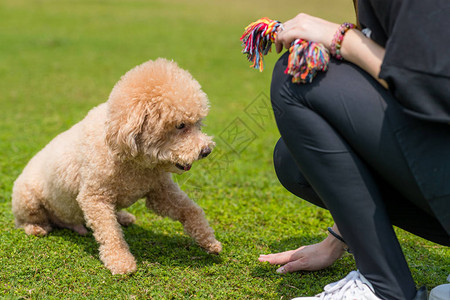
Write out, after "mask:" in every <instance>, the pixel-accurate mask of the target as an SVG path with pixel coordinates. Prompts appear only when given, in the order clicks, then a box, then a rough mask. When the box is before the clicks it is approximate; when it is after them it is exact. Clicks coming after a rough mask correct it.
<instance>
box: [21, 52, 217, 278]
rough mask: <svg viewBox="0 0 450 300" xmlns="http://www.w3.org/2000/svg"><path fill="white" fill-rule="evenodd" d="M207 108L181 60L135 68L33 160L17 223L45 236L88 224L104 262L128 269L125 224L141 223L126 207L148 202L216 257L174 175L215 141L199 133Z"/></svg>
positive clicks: (197, 211) (202, 221)
mask: <svg viewBox="0 0 450 300" xmlns="http://www.w3.org/2000/svg"><path fill="white" fill-rule="evenodd" d="M208 110H209V104H208V99H207V96H206V94H205V93H204V92H203V91H202V90H201V87H200V84H199V83H198V82H197V81H196V80H195V79H194V78H193V77H192V76H191V74H190V73H189V72H187V71H186V70H183V69H181V68H180V67H178V65H177V64H176V63H175V62H172V61H168V60H165V59H161V58H160V59H157V60H155V61H148V62H145V63H143V64H141V65H139V66H137V67H135V68H133V69H132V70H130V71H129V72H127V73H126V74H125V75H124V76H123V77H122V78H121V79H120V80H119V82H118V83H117V84H116V85H115V86H114V88H113V90H112V92H111V94H110V96H109V99H108V101H107V102H105V103H103V104H100V105H99V106H97V107H95V108H93V109H92V110H91V111H90V112H89V113H88V114H87V116H86V117H85V118H84V119H83V120H82V121H81V122H79V123H77V124H75V125H74V126H73V127H72V128H70V129H69V130H67V131H65V132H63V133H61V134H59V135H58V136H56V137H55V138H54V139H53V140H52V141H51V142H50V143H49V144H48V145H47V146H45V147H44V149H42V150H41V151H40V152H39V153H37V154H36V155H35V156H34V157H33V158H32V159H31V160H30V162H29V163H28V165H27V166H26V167H25V169H24V170H23V172H22V174H21V175H20V176H19V177H18V178H17V180H16V181H15V183H14V187H13V193H12V209H13V213H14V216H15V222H16V226H18V227H22V228H23V229H24V230H25V232H26V233H27V234H32V235H37V236H42V235H46V234H47V233H49V232H50V231H51V230H52V229H53V228H55V227H56V228H58V227H59V228H69V229H72V230H74V231H76V232H78V233H79V234H86V233H87V232H88V231H87V229H86V227H85V225H86V226H87V227H89V228H90V229H91V230H92V231H93V235H94V237H95V239H96V241H97V242H98V243H99V244H100V246H99V252H100V259H101V260H102V261H103V263H104V264H105V266H106V267H107V268H108V269H109V270H111V272H112V273H113V274H125V273H131V272H134V271H135V270H136V261H135V259H134V257H133V255H132V254H131V253H130V250H129V247H128V245H127V243H126V242H125V239H124V236H123V233H122V229H121V226H120V225H124V226H127V225H130V224H131V223H133V222H134V221H135V217H134V216H133V215H132V214H130V213H128V212H125V211H122V210H121V209H123V208H126V207H129V206H130V205H132V204H133V203H135V202H136V201H137V200H139V199H141V198H145V201H146V206H147V207H148V208H149V209H151V210H153V211H154V212H155V213H157V214H159V215H161V216H167V217H170V218H172V219H174V220H178V221H180V222H181V223H182V224H183V226H184V229H185V232H186V233H187V234H188V235H190V236H191V237H192V238H194V239H195V241H196V242H197V243H198V244H199V245H200V246H201V247H202V248H204V249H205V250H206V251H207V252H209V253H219V252H220V251H221V250H222V246H221V244H220V242H219V241H217V240H216V238H215V236H214V231H213V230H212V229H211V227H210V226H209V224H208V221H207V220H206V218H205V214H204V212H203V210H202V209H201V208H200V207H199V206H198V205H197V204H196V203H194V202H193V201H192V200H191V199H189V197H188V196H187V195H186V194H185V193H184V192H183V191H182V190H181V189H180V188H179V187H178V185H177V184H176V183H175V182H173V180H172V177H171V173H182V172H185V171H188V170H189V169H190V168H191V165H192V163H193V162H194V161H196V160H199V159H201V158H204V157H206V156H208V154H210V153H211V150H212V148H213V147H214V142H213V141H212V138H211V137H209V136H207V135H206V134H204V133H202V131H201V126H202V120H203V118H205V117H206V115H207V114H208Z"/></svg>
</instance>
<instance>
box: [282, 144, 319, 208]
mask: <svg viewBox="0 0 450 300" xmlns="http://www.w3.org/2000/svg"><path fill="white" fill-rule="evenodd" d="M273 164H274V168H275V173H276V174H277V177H278V180H279V181H280V183H281V185H283V187H284V188H285V189H287V190H288V191H289V192H291V193H292V194H294V195H296V196H297V197H299V198H302V199H304V200H306V201H308V202H310V203H312V204H314V205H317V206H319V207H322V208H326V207H325V204H324V203H323V202H322V200H321V199H320V197H319V196H318V195H317V193H316V192H315V191H314V189H313V188H312V187H311V185H310V184H309V182H308V181H307V180H306V179H305V177H304V176H303V175H302V173H301V172H300V170H299V169H298V167H297V164H296V163H295V161H294V159H293V157H292V155H291V153H290V152H289V149H288V148H287V146H286V144H285V143H284V141H283V139H282V138H280V139H279V140H278V142H277V144H276V145H275V149H274V151H273Z"/></svg>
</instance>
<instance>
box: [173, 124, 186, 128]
mask: <svg viewBox="0 0 450 300" xmlns="http://www.w3.org/2000/svg"><path fill="white" fill-rule="evenodd" d="M175 127H176V128H177V129H183V128H184V127H186V124H184V123H180V124H178V125H176V126H175Z"/></svg>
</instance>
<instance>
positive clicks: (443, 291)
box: [428, 275, 450, 300]
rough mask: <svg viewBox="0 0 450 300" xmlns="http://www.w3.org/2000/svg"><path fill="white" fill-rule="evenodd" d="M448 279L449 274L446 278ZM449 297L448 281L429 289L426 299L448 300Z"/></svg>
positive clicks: (449, 278)
mask: <svg viewBox="0 0 450 300" xmlns="http://www.w3.org/2000/svg"><path fill="white" fill-rule="evenodd" d="M447 280H448V281H450V275H449V276H448V278H447ZM448 299H450V283H447V284H441V285H438V286H437V287H435V288H434V289H432V290H431V292H430V296H429V298H428V300H448Z"/></svg>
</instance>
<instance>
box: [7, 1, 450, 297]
mask: <svg viewBox="0 0 450 300" xmlns="http://www.w3.org/2000/svg"><path fill="white" fill-rule="evenodd" d="M299 12H306V13H309V14H312V15H315V16H319V17H322V18H326V19H329V20H332V21H335V22H343V21H354V13H353V4H352V1H349V0H346V1H344V0H315V1H305V0H301V1H276V2H274V1H266V0H260V1H253V0H251V1H237V0H229V1H217V0H211V1H203V0H191V1H181V0H178V1H175V0H161V1H145V0H124V1H119V0H108V1H107V0H96V1H88V0H77V1H74V0H72V1H70V0H0V153H1V155H0V296H3V297H6V298H21V299H27V298H31V299H42V298H54V299H56V298H75V299H76V298H120V299H122V298H123V299H144V298H145V299H184V298H186V299H188V298H189V299H190V298H194V299H289V298H292V297H294V296H299V295H313V294H316V293H319V292H320V291H321V290H322V288H323V286H324V285H325V284H327V283H329V282H332V281H336V280H338V279H340V278H342V277H344V276H345V275H346V274H347V273H348V272H350V271H351V270H353V269H355V266H354V261H353V259H352V257H351V256H350V255H347V256H345V257H344V258H343V259H341V260H339V261H338V262H337V263H336V264H334V266H332V267H331V268H328V269H326V270H323V271H320V272H313V273H311V272H299V273H296V274H289V275H284V276H281V275H278V274H276V273H275V270H276V267H273V266H270V265H267V264H261V263H259V262H258V261H257V257H258V255H259V254H262V253H270V252H276V251H284V250H288V249H293V248H296V247H298V246H300V245H305V244H310V243H315V242H318V241H320V240H321V239H323V238H324V237H325V236H326V234H327V233H326V227H327V226H330V225H331V224H332V219H331V217H330V215H329V213H328V212H327V211H324V210H321V209H318V208H316V207H313V206H312V205H310V204H308V203H306V202H304V201H300V200H299V199H296V198H295V197H293V196H291V195H290V194H289V193H287V192H286V191H285V190H284V189H283V188H282V187H281V186H280V184H279V183H278V181H277V179H276V176H275V173H274V170H273V167H272V150H273V147H274V145H275V143H276V141H277V140H278V132H277V129H276V126H275V122H274V119H273V116H272V113H271V111H270V103H269V99H268V95H269V85H270V78H271V68H272V67H273V65H274V63H275V61H276V59H277V57H278V55H277V54H276V53H275V52H273V53H272V54H269V55H268V56H267V57H266V59H265V62H266V70H265V71H264V72H262V73H260V72H258V71H255V70H252V69H250V68H249V67H248V66H249V63H248V62H247V61H246V59H245V57H244V56H243V55H242V54H241V53H240V51H241V46H240V41H239V37H240V36H241V34H242V32H243V28H244V27H245V26H246V25H247V24H249V23H250V22H252V21H254V20H256V19H258V18H260V17H263V16H267V17H270V18H272V19H278V20H281V21H284V20H287V19H290V18H292V17H294V16H295V15H296V14H297V13H299ZM158 57H165V58H168V59H173V60H175V61H177V62H178V63H179V65H180V66H181V67H182V68H185V69H188V70H189V71H190V72H191V73H192V74H193V76H194V77H195V78H196V79H197V80H198V81H199V82H200V84H201V85H202V87H203V89H204V91H205V92H206V93H207V94H208V96H209V99H210V102H211V113H210V115H209V117H208V118H207V120H206V122H205V123H206V125H207V126H206V127H205V131H206V132H207V133H209V134H211V135H214V136H215V137H216V139H215V140H216V143H217V148H216V149H215V151H214V152H213V155H211V157H209V158H208V159H207V160H204V161H202V162H199V163H198V164H197V165H194V167H193V169H192V170H191V171H190V172H189V173H186V174H184V175H182V176H175V180H177V181H178V182H179V184H180V186H182V188H183V189H184V190H185V191H186V192H187V193H188V194H189V195H190V196H191V197H192V198H193V199H195V200H196V201H197V203H199V205H200V206H202V207H203V208H204V209H205V212H206V214H207V217H208V219H209V220H210V223H211V225H212V227H213V228H214V229H215V230H216V234H217V237H218V239H219V240H221V241H222V242H223V246H224V251H223V253H222V254H221V255H220V256H210V255H208V254H206V253H204V252H203V251H202V250H201V249H199V247H197V246H196V244H195V243H194V242H193V241H192V240H191V239H190V238H188V237H187V236H185V235H184V234H183V229H182V226H181V225H180V224H179V223H177V222H173V221H171V220H169V219H164V218H161V217H158V216H156V215H154V214H153V213H151V212H147V211H146V209H145V207H144V205H143V203H140V202H139V203H137V204H135V205H134V206H133V207H132V208H130V209H129V210H130V211H131V212H133V213H134V214H135V215H136V216H137V217H138V221H137V224H136V225H134V226H131V227H129V228H126V229H125V230H124V232H125V236H126V240H127V241H128V243H129V244H130V248H131V251H132V253H133V254H134V255H135V256H136V258H137V260H138V271H137V272H136V273H135V274H133V275H129V276H112V275H111V274H110V272H109V271H108V270H106V269H105V268H104V267H103V265H102V264H101V262H100V261H99V259H98V252H97V245H96V243H95V241H94V239H93V237H92V235H88V236H86V237H80V236H77V235H76V234H74V233H72V232H70V231H67V230H60V231H55V232H53V233H51V234H50V235H49V236H48V237H45V238H35V237H29V236H26V235H25V234H24V232H23V231H21V230H18V229H15V228H14V220H13V215H12V213H11V208H10V206H11V204H10V201H11V196H10V195H11V188H12V184H13V182H14V180H15V178H16V177H17V176H18V175H19V174H20V172H21V171H22V169H23V167H24V166H25V164H26V163H27V162H28V160H29V159H30V158H31V157H32V156H33V155H34V154H35V153H36V152H37V151H39V150H40V149H41V148H42V147H43V146H44V145H45V144H47V143H48V142H49V141H50V140H51V139H52V138H53V137H54V136H56V135H57V134H58V133H60V132H61V131H64V130H66V129H68V128H70V126H72V125H73V124H75V123H76V122H78V121H79V120H81V119H82V118H83V117H84V116H85V114H86V113H87V112H88V111H89V110H90V109H91V108H92V107H93V106H95V105H98V104H100V103H102V102H104V101H106V100H107V98H108V95H109V92H110V91H111V89H112V87H113V85H114V84H115V83H116V82H117V80H118V79H119V78H120V76H122V75H123V74H124V73H125V72H126V71H128V70H129V69H131V68H132V67H134V66H135V65H137V64H140V63H142V62H144V61H147V60H149V59H156V58H158ZM233 132H234V133H239V134H233ZM397 232H398V233H399V238H400V240H401V243H402V246H403V247H404V250H405V254H406V257H407V259H408V261H409V263H410V266H411V269H412V272H413V276H414V278H415V280H416V282H417V283H418V285H419V286H421V285H426V286H427V287H428V288H429V289H430V288H431V287H434V286H436V285H438V284H440V283H443V282H444V280H445V278H446V277H447V275H448V274H447V273H448V271H449V270H448V266H449V261H450V254H449V252H448V249H446V248H444V247H440V246H438V245H436V244H433V243H430V242H427V241H425V240H423V239H420V238H418V237H415V236H412V235H410V234H408V233H405V232H403V231H401V230H397Z"/></svg>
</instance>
